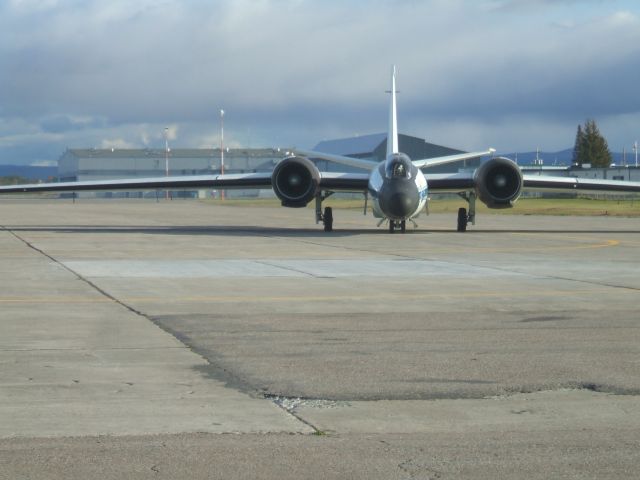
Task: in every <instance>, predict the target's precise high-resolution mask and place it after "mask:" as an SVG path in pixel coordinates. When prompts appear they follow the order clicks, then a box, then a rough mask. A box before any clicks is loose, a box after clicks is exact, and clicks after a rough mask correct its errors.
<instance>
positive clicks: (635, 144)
mask: <svg viewBox="0 0 640 480" xmlns="http://www.w3.org/2000/svg"><path fill="white" fill-rule="evenodd" d="M633 151H634V153H635V154H636V168H637V167H638V141H637V140H636V141H635V142H634V143H633Z"/></svg>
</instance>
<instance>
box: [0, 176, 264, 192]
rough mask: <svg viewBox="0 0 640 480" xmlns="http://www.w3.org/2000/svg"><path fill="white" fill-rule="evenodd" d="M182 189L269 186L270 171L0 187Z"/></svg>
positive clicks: (15, 189)
mask: <svg viewBox="0 0 640 480" xmlns="http://www.w3.org/2000/svg"><path fill="white" fill-rule="evenodd" d="M185 188H225V189H233V188H236V189H237V188H241V189H242V188H244V189H251V188H271V173H243V174H229V175H189V176H181V177H154V178H127V179H122V180H88V181H83V182H59V183H32V184H25V185H4V186H0V194H3V193H37V192H82V191H98V190H172V189H174V190H181V189H185Z"/></svg>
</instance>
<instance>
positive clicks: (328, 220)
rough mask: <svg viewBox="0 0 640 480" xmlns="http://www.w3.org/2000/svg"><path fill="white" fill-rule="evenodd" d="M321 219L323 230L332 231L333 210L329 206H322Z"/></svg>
mask: <svg viewBox="0 0 640 480" xmlns="http://www.w3.org/2000/svg"><path fill="white" fill-rule="evenodd" d="M322 221H323V223H324V231H325V232H332V231H333V210H332V208H331V207H324V215H323V216H322Z"/></svg>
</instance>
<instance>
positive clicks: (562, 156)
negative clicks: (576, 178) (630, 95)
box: [500, 148, 635, 167]
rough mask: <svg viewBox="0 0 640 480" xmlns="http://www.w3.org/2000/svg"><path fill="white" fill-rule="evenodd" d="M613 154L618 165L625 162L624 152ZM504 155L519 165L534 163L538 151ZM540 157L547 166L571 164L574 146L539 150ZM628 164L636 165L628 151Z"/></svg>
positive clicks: (614, 161) (632, 155)
mask: <svg viewBox="0 0 640 480" xmlns="http://www.w3.org/2000/svg"><path fill="white" fill-rule="evenodd" d="M611 155H612V156H613V163H615V164H616V165H622V164H623V157H624V156H623V155H622V152H611ZM500 156H502V157H507V158H510V159H512V160H515V159H516V158H517V159H518V165H533V161H534V160H535V158H536V152H518V153H505V154H500ZM538 157H539V158H540V159H542V160H543V161H544V164H543V165H545V166H547V167H553V166H556V165H557V166H569V165H571V160H572V158H573V148H567V149H566V150H560V151H558V152H539V153H538ZM627 165H635V156H634V154H633V153H630V152H627Z"/></svg>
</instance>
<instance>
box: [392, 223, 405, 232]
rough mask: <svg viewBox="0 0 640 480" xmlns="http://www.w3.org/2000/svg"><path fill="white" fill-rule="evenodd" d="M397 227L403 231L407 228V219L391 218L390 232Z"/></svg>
mask: <svg viewBox="0 0 640 480" xmlns="http://www.w3.org/2000/svg"><path fill="white" fill-rule="evenodd" d="M396 229H400V231H401V232H402V233H404V232H405V231H406V230H407V221H406V220H389V233H393V232H394V231H395V230H396Z"/></svg>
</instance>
